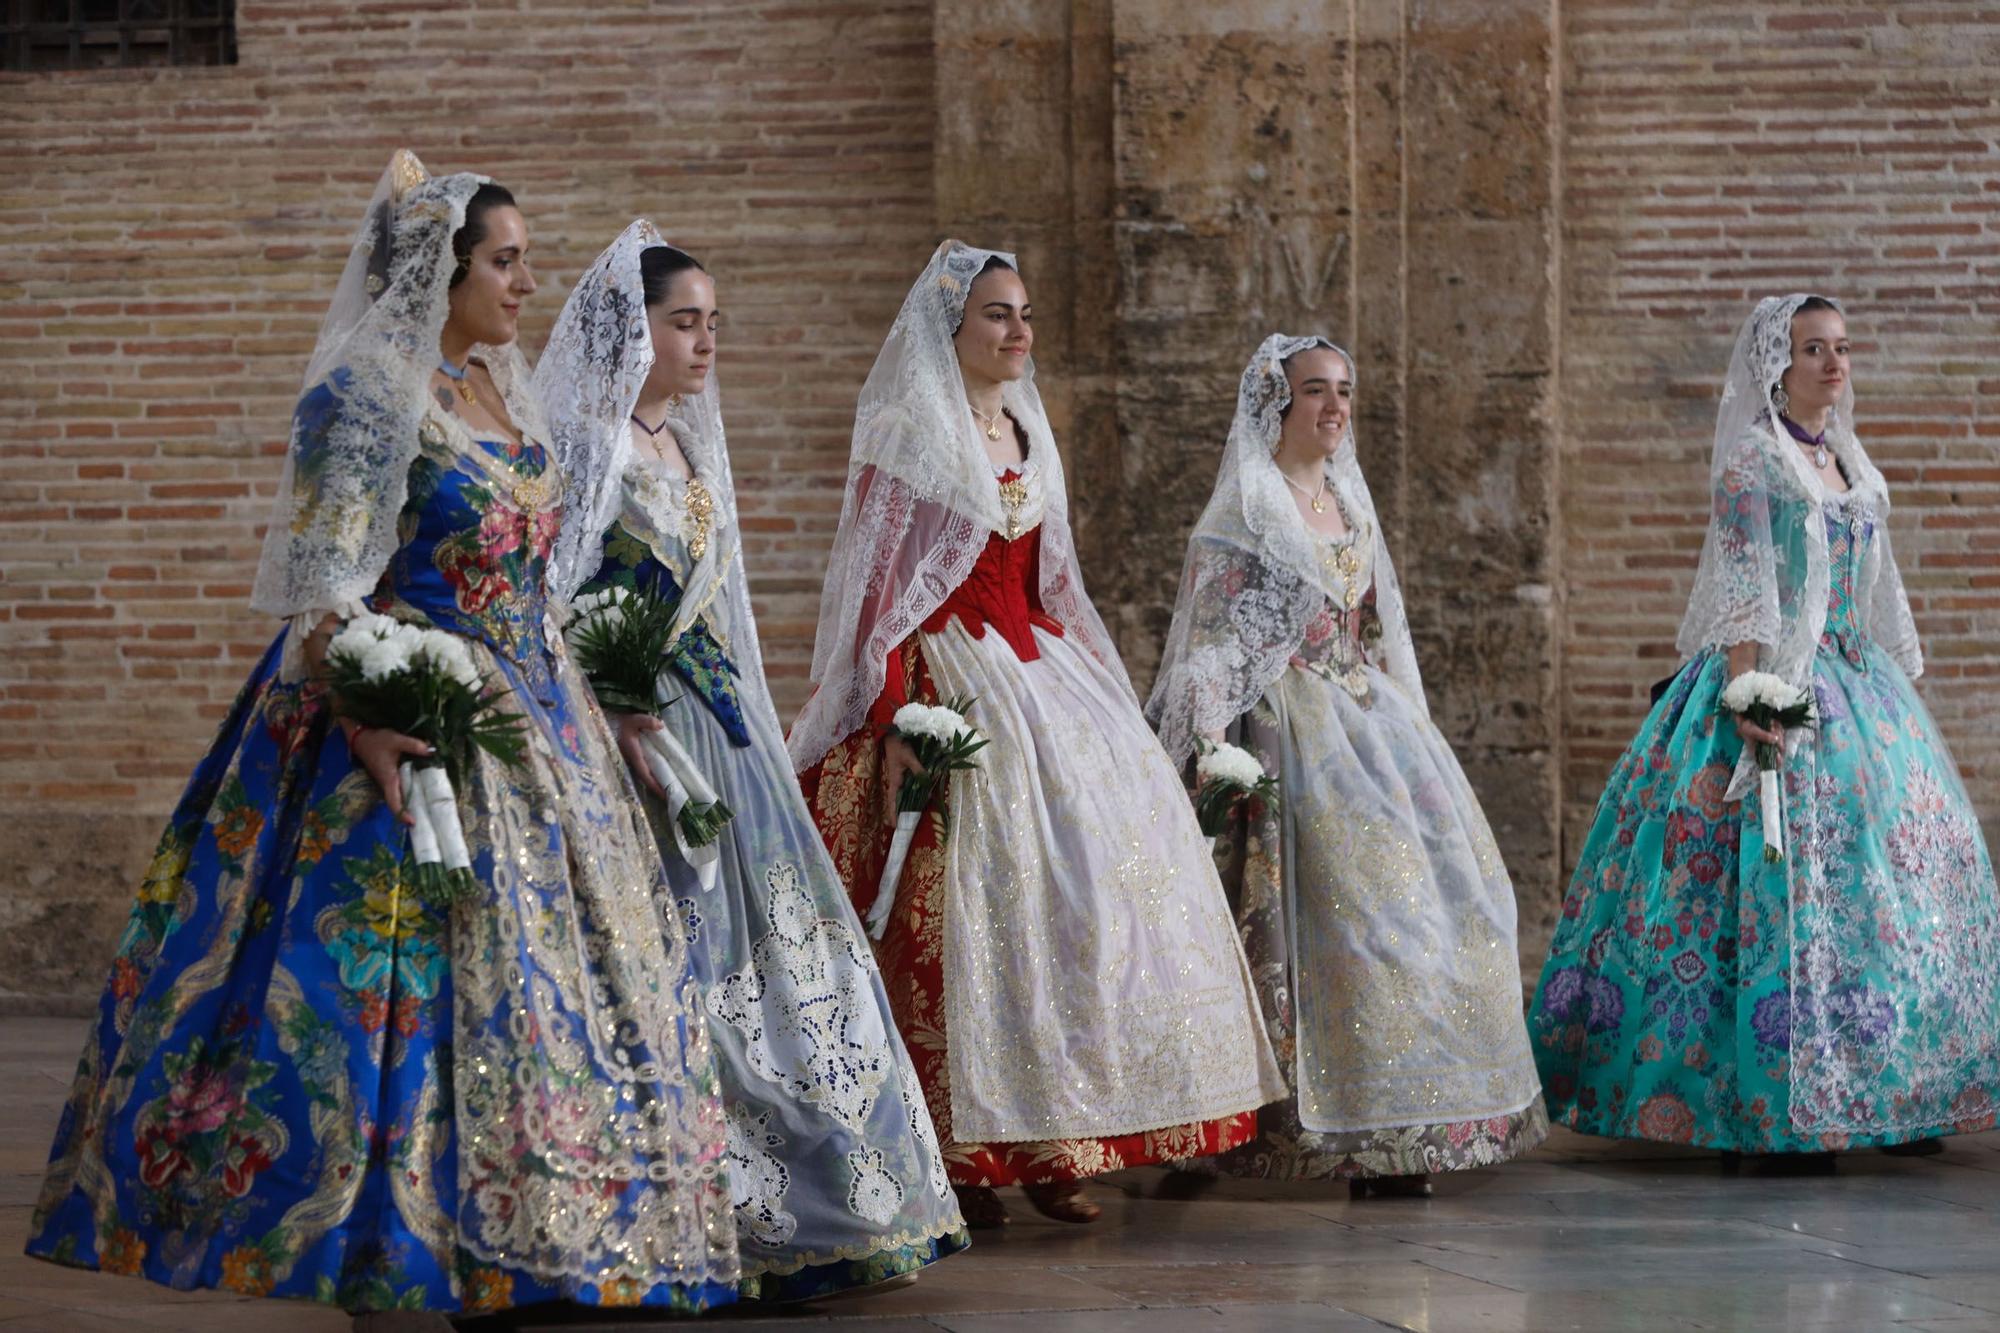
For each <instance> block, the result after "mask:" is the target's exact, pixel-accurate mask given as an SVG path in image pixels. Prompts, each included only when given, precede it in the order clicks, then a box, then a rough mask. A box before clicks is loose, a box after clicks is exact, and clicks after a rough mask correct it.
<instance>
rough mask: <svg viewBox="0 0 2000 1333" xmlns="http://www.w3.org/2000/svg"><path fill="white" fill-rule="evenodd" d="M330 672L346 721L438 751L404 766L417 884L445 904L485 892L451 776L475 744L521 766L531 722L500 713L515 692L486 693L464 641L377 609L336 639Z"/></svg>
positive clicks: (499, 689)
mask: <svg viewBox="0 0 2000 1333" xmlns="http://www.w3.org/2000/svg"><path fill="white" fill-rule="evenodd" d="M323 674H324V676H325V677H326V681H327V684H328V686H329V687H330V688H331V689H332V691H333V697H334V711H335V712H336V713H338V714H339V715H340V716H342V717H345V718H349V719H351V720H352V721H354V722H357V723H359V724H360V725H361V726H363V727H380V728H386V729H387V730H390V731H399V732H401V733H403V734H404V735H405V736H414V737H415V738H416V739H418V740H420V741H423V742H424V743H425V744H427V745H429V746H430V747H431V753H430V754H428V755H425V756H422V757H420V758H417V759H411V760H406V761H405V762H404V764H403V767H402V775H401V776H402V784H403V800H404V808H405V809H406V810H407V811H408V812H409V815H410V818H411V820H412V821H413V823H412V824H411V826H410V851H411V857H412V860H413V861H414V863H415V864H414V866H413V868H412V870H411V873H410V883H411V886H412V887H413V888H415V889H416V891H417V892H418V894H420V895H421V896H422V897H424V898H426V899H428V900H429V901H431V902H434V903H440V904H443V903H449V902H452V901H453V900H455V899H458V898H462V897H469V896H471V895H472V894H474V893H476V892H477V891H478V888H479V885H478V882H477V881H476V880H474V878H473V876H472V855H471V851H470V849H469V848H468V847H467V846H466V842H465V826H464V824H463V822H462V821H461V820H460V819H459V814H458V794H457V792H456V791H455V789H454V788H453V786H452V776H451V775H452V772H453V771H454V770H462V769H463V767H464V765H465V763H466V762H467V761H468V760H469V759H470V758H471V755H472V751H473V749H474V748H475V747H476V748H478V749H481V750H484V751H486V752H487V753H488V754H490V755H493V756H494V757H495V758H497V759H499V760H501V761H502V762H504V763H509V764H514V763H519V762H520V760H521V752H522V746H523V744H524V741H523V739H522V734H521V719H520V717H519V716H517V715H515V714H513V713H509V712H505V711H503V710H502V709H501V707H500V703H501V700H503V699H504V698H505V697H506V695H507V690H506V688H505V687H504V686H502V687H496V688H494V689H490V690H489V689H487V688H486V682H485V679H484V677H483V676H482V675H481V674H480V671H479V667H478V665H477V664H476V663H475V662H474V661H473V660H472V653H471V650H470V649H469V648H468V647H467V645H466V641H465V640H464V639H463V638H461V637H459V636H458V635H456V634H447V633H445V632H444V631H443V630H437V629H425V628H423V627H421V626H418V625H410V624H405V623H404V622H402V621H400V620H394V619H391V618H390V617H388V616H380V615H375V614H373V613H363V614H362V615H358V616H355V617H354V618H353V619H351V620H349V621H348V622H347V623H346V624H345V625H343V626H342V627H341V628H340V630H339V631H338V632H337V633H335V634H334V636H333V638H332V640H331V641H330V642H329V643H328V644H327V648H326V661H325V665H324V668H323Z"/></svg>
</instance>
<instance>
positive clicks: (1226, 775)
mask: <svg viewBox="0 0 2000 1333" xmlns="http://www.w3.org/2000/svg"><path fill="white" fill-rule="evenodd" d="M1194 771H1195V774H1196V776H1198V777H1201V778H1205V779H1212V780H1214V781H1217V782H1227V783H1229V784H1231V785H1232V786H1237V787H1254V786H1256V785H1257V784H1258V783H1259V782H1262V781H1263V780H1264V766H1263V765H1262V764H1260V763H1258V762H1257V756H1256V755H1254V754H1251V753H1250V752H1249V751H1248V750H1245V749H1243V748H1242V747H1241V746H1237V745H1230V744H1227V743H1226V742H1221V741H1218V742H1217V743H1216V744H1215V745H1214V746H1213V747H1212V748H1210V749H1209V750H1208V751H1206V752H1205V753H1204V754H1203V755H1202V756H1201V758H1200V760H1199V761H1197V762H1196V764H1195V766H1194Z"/></svg>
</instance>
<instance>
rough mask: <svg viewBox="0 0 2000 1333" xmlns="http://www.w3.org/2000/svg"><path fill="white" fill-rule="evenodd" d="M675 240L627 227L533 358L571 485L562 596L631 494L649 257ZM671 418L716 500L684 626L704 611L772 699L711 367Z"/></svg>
mask: <svg viewBox="0 0 2000 1333" xmlns="http://www.w3.org/2000/svg"><path fill="white" fill-rule="evenodd" d="M666 245H667V241H666V240H665V239H664V238H662V237H661V235H660V232H659V229H658V228H656V227H655V226H654V225H653V224H652V223H651V222H649V221H647V220H646V219H644V218H639V219H637V220H636V221H634V222H633V223H632V224H631V225H629V226H627V227H626V228H625V230H624V231H623V232H622V233H620V234H619V237H618V239H617V240H615V241H613V242H612V243H611V244H610V245H609V246H607V247H606V248H605V250H604V253H603V254H600V255H599V256H598V257H597V260H596V262H595V263H593V264H592V265H591V266H590V268H589V269H588V271H586V272H585V273H584V275H583V276H582V277H581V278H579V279H577V283H576V287H575V288H574V289H573V290H572V291H571V292H570V294H569V300H568V301H566V302H565V303H564V304H563V309H562V314H561V315H560V316H558V317H557V319H556V324H555V328H554V329H553V330H552V331H551V332H550V333H549V341H548V345H547V346H546V347H544V348H543V349H542V358H541V360H540V361H539V362H538V363H537V364H536V366H535V396H536V397H537V398H538V399H539V400H540V401H541V403H542V406H543V409H544V410H545V411H546V412H547V413H548V416H549V423H550V426H549V429H550V431H551V433H552V438H553V443H554V447H555V454H556V458H557V460H558V462H559V463H560V465H561V467H562V469H563V475H564V476H565V477H566V478H568V479H569V488H570V489H569V495H570V501H569V506H568V508H567V510H566V511H565V514H564V517H563V526H562V531H561V533H560V534H559V535H558V536H557V538H556V547H555V551H554V552H553V553H552V554H551V556H550V558H549V590H550V594H551V596H552V597H554V598H555V599H556V600H557V601H558V602H560V603H565V604H566V603H568V602H569V601H571V600H572V599H574V598H575V597H576V594H577V591H578V590H579V589H581V588H582V587H583V586H584V585H585V584H586V583H588V582H589V581H590V579H591V576H592V575H594V574H595V573H596V572H597V570H598V568H599V566H600V565H601V564H602V563H603V558H604V550H603V541H604V533H605V530H606V529H607V528H609V527H610V526H611V525H612V523H614V522H615V521H616V520H617V518H618V511H619V509H620V507H621V505H622V504H623V500H624V477H625V469H626V468H627V466H628V465H630V464H631V463H632V462H633V460H634V458H635V456H636V455H635V452H634V450H633V448H632V410H633V408H634V407H636V406H637V405H638V402H639V393H640V390H641V389H643V388H644V387H645V384H646V376H647V374H648V372H650V371H651V370H652V368H653V359H654V352H653V336H652V332H651V330H650V329H649V327H648V326H647V323H646V287H645V280H644V275H643V273H642V271H641V268H640V262H639V261H640V257H641V256H642V255H644V254H645V252H646V251H648V250H650V249H652V248H654V247H655V246H666ZM667 423H668V425H669V427H670V428H671V429H672V431H673V433H674V439H675V440H676V441H678V442H679V444H680V446H681V452H682V453H684V454H686V455H687V460H688V465H689V466H690V467H691V468H693V469H694V473H695V475H696V476H697V477H699V478H701V481H702V484H703V485H704V486H705V487H707V489H708V493H709V497H710V499H711V500H712V501H713V505H714V507H713V510H712V513H711V518H710V527H709V541H708V550H707V553H706V554H705V555H704V556H703V557H702V559H701V560H700V561H699V562H698V563H697V564H696V566H695V568H694V570H693V571H692V572H691V573H690V574H689V575H688V578H687V582H686V586H685V587H684V588H683V589H682V591H681V603H680V618H679V620H678V621H677V623H676V625H675V630H674V632H675V633H676V634H678V633H680V632H681V631H682V630H685V629H687V628H688V627H689V626H691V625H692V624H694V622H695V620H696V619H697V618H698V617H701V616H703V615H706V616H707V617H708V623H709V628H710V629H711V630H713V631H714V632H715V635H716V638H717V639H718V640H719V641H721V642H722V644H723V645H724V646H725V647H726V648H727V649H728V651H729V653H730V655H731V658H732V660H734V662H735V663H736V667H737V670H738V671H740V672H741V673H742V681H741V687H742V688H747V689H749V690H751V691H752V692H753V694H754V696H755V697H757V698H758V699H760V700H761V701H762V703H763V704H764V705H765V706H767V707H769V706H771V704H770V694H769V690H768V688H767V686H766V684H765V681H764V658H763V653H762V651H761V650H760V649H759V647H758V643H757V625H756V620H755V619H754V617H753V616H752V615H751V611H750V597H749V590H748V586H747V582H746V580H745V579H744V578H742V577H736V578H731V577H730V570H731V569H732V567H734V568H737V569H740V568H741V565H742V553H743V543H742V527H741V525H740V524H738V522H737V521H736V483H735V479H734V476H733V474H732V473H731V471H730V467H729V447H728V442H727V440H726V439H725V438H724V436H723V431H722V399H721V394H720V391H719V390H718V388H717V387H716V372H715V371H714V370H713V369H711V370H710V371H709V373H708V378H707V380H706V381H704V383H703V384H702V388H701V392H700V393H696V394H684V395H681V397H680V401H679V402H678V403H676V404H675V405H674V406H672V407H671V408H669V409H668V413H667Z"/></svg>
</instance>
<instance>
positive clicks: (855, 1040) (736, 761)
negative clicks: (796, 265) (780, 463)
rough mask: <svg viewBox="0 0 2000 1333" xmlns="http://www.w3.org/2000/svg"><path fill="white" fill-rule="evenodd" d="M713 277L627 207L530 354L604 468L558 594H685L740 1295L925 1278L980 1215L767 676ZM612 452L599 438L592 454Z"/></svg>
mask: <svg viewBox="0 0 2000 1333" xmlns="http://www.w3.org/2000/svg"><path fill="white" fill-rule="evenodd" d="M716 319H717V314H716V307H715V287H714V283H713V282H712V280H711V279H710V278H709V275H708V274H707V273H706V272H704V271H703V269H702V268H701V266H700V265H699V264H698V263H696V262H695V261H694V260H693V259H692V258H691V257H690V256H688V255H687V254H686V253H684V252H682V251H680V250H677V249H674V248H673V247H671V246H668V245H667V244H666V243H665V242H664V241H663V240H661V239H660V236H659V233H658V232H657V231H655V230H654V228H653V226H652V224H651V223H649V222H645V221H639V222H634V223H633V224H632V225H631V226H630V227H628V228H627V229H626V230H625V232H624V234H623V235H621V236H620V237H619V239H618V240H617V241H615V242H614V243H613V244H612V245H611V246H610V248H609V249H607V250H606V251H605V252H604V253H603V255H601V256H600V257H599V258H598V260H597V262H596V263H595V264H594V265H592V267H591V269H590V271H589V272H587V273H586V274H585V275H584V276H583V278H582V279H581V280H580V281H579V282H578V283H577V286H576V289H575V290H574V291H573V292H572V293H571V295H570V299H569V302H568V304H567V305H566V306H565V307H564V309H563V314H562V317H561V318H560V319H559V320H558V321H557V324H556V328H555V330H554V332H553V333H552V334H551V335H550V339H549V347H548V349H547V350H546V351H545V352H544V353H543V357H542V362H541V365H540V367H539V368H538V369H537V372H536V377H535V382H536V386H537V389H538V390H539V391H540V392H541V393H542V394H543V395H544V400H545V401H546V402H547V403H548V404H549V408H550V415H551V420H552V427H551V428H552V430H553V432H554V434H555V437H556V438H557V440H558V441H560V442H561V443H562V446H563V448H564V450H565V453H566V455H567V456H578V457H592V458H593V462H592V463H591V464H590V465H589V467H590V471H591V474H592V475H601V476H602V477H604V478H605V480H606V485H605V487H604V488H603V489H602V491H601V492H600V493H599V494H598V495H596V496H595V497H592V499H591V500H590V501H589V503H591V504H592V505H593V506H594V510H593V512H594V513H595V515H596V520H595V521H594V522H593V523H590V524H585V525H582V526H581V527H580V528H579V529H578V531H577V535H578V539H579V540H578V543H577V544H576V545H574V546H567V545H566V546H565V548H564V549H559V550H558V551H557V552H556V554H555V556H554V564H555V569H556V573H555V574H554V576H553V582H554V584H555V586H556V587H557V588H558V589H561V590H562V591H563V593H564V594H565V595H569V594H572V593H577V594H581V593H589V592H595V591H601V590H605V589H609V588H613V587H619V588H624V589H627V590H637V589H647V590H651V591H654V592H657V593H660V594H662V595H664V596H667V597H672V598H678V599H679V606H680V611H679V619H678V622H677V629H678V630H679V634H678V638H677V641H676V643H675V644H674V647H673V649H672V650H671V652H670V654H669V656H668V660H667V661H666V662H664V663H662V671H661V675H660V687H661V689H662V691H663V697H665V698H668V699H671V700H672V703H671V704H670V706H668V707H667V708H666V710H665V712H664V714H663V717H662V718H661V720H660V722H659V723H658V724H654V723H652V722H651V721H650V720H648V719H643V718H630V719H627V720H626V721H625V722H624V724H623V730H624V740H625V743H626V744H627V746H628V750H627V757H628V758H629V759H632V760H633V761H634V769H635V772H638V773H639V774H640V775H641V776H642V779H643V780H645V781H646V782H647V783H648V784H649V785H650V784H651V783H652V778H651V776H650V775H649V774H647V772H646V769H645V767H644V763H643V761H642V760H641V758H640V755H639V754H638V752H637V749H636V746H637V732H638V730H639V729H640V728H642V727H650V726H653V725H661V726H664V728H665V731H666V734H667V735H668V736H670V737H671V739H672V741H673V742H674V743H676V744H677V745H678V746H679V747H680V750H681V754H682V755H683V756H684V757H685V759H686V760H687V761H688V762H689V763H691V765H692V768H693V769H694V770H695V771H696V772H697V773H698V774H699V775H700V778H701V780H702V781H704V782H706V783H707V784H708V785H709V786H710V787H712V788H713V790H714V792H715V793H716V794H717V795H719V796H720V797H721V799H722V801H723V803H724V804H725V805H727V806H728V807H729V808H730V810H732V811H733V812H734V818H732V819H731V820H730V821H729V823H728V824H727V825H725V826H724V828H723V830H722V832H721V835H720V836H719V837H718V838H717V839H716V841H715V842H714V843H712V844H710V845H709V846H708V847H706V848H690V847H688V846H686V844H685V841H684V840H683V839H682V838H681V836H680V835H679V833H678V832H677V829H676V825H675V821H674V819H673V817H672V809H671V807H670V806H669V804H668V802H667V801H666V800H664V799H663V796H664V793H663V792H662V791H661V790H660V789H659V788H657V787H654V788H653V790H652V792H651V794H650V795H648V796H647V797H646V804H647V808H648V813H649V815H650V817H651V819H652V823H653V827H654V830H655V832H656V833H657V835H658V838H659V843H660V846H661V848H662V851H663V853H664V856H665V861H666V870H667V875H668V877H669V879H670V880H671V882H672V892H671V894H669V895H662V896H661V897H660V898H659V899H658V903H657V905H658V908H659V911H660V916H661V921H662V928H663V930H664V932H665V933H666V934H668V935H672V934H674V933H676V932H678V931H685V933H686V935H687V937H688V941H689V944H690V946H691V950H692V953H693V956H694V959H695V971H696V974H697V975H698V976H699V978H700V980H701V984H702V988H703V991H704V993H705V996H706V1007H707V1013H708V1019H709V1025H710V1028H711V1031H712V1032H713V1035H714V1041H715V1047H716V1053H717V1061H718V1067H719V1071H720V1076H721V1080H722V1087H723V1102H724V1105H725V1106H726V1108H727V1111H728V1132H729V1144H728V1163H729V1173H730V1185H731V1189H732V1191H733V1201H734V1204H735V1212H736V1223H737V1236H738V1241H739V1245H740V1248H741V1254H742V1262H743V1283H742V1287H741V1291H742V1294H743V1295H744V1296H745V1297H746V1298H751V1299H758V1300H804V1299H808V1298H811V1297H814V1296H821V1295H826V1294H829V1293H832V1292H835V1291H840V1290H843V1289H848V1288H854V1287H860V1286H866V1285H869V1284H873V1283H878V1282H882V1281H885V1280H888V1279H893V1278H898V1277H901V1276H903V1275H905V1274H913V1273H915V1272H916V1271H917V1270H918V1269H921V1268H923V1267H924V1266H925V1265H927V1264H930V1263H933V1262H935V1261H936V1260H938V1259H941V1258H944V1257H945V1256H947V1255H950V1254H953V1253H955V1252H957V1251H958V1250H960V1249H962V1248H964V1247H965V1244H966V1234H965V1229H964V1222H963V1220H962V1219H961V1217H960V1216H959V1209H958V1204H957V1200H956V1199H955V1197H954V1196H953V1194H952V1191H951V1184H950V1181H949V1180H948V1179H947V1178H946V1174H945V1164H944V1160H943V1157H942V1156H941V1154H940V1151H939V1145H938V1141H937V1137H936V1135H935V1133H934V1132H933V1129H932V1125H931V1119H930V1115H929V1113H928V1112H927V1111H926V1110H925V1106H924V1098H923V1092H922V1089H921V1087H920V1086H919V1084H918V1082H917V1077H916V1074H915V1071H914V1070H913V1069H912V1068H911V1065H910V1059H909V1056H908V1054H907V1053H906V1051H905V1050H904V1047H903V1042H902V1039H901V1038H900V1037H899V1036H898V1035H897V1032H896V1029H895V1025H894V1023H893V1022H892V1021H891V1019H890V1016H889V1004H888V999H887V997H886V995H885V994H884V992H883V989H882V982H881V978H880V976H879V975H878V974H877V972H876V968H875V961H874V958H873V956H872V955H871V953H870V951H869V948H868V941H867V939H866V937H865V936H864V935H863V933H862V930H861V925H860V922H859V921H858V919H857V918H856V917H855V915H854V909H853V908H852V907H851V906H850V905H849V903H848V900H847V894H846V891H845V890H844V889H843V888H842V887H841V882H840V879H839V877H838V875H837V874H836V873H835V871H834V868H833V863H832V860H831V859H830V857H829V856H828V854H827V851H826V847H825V844H824V843H822V842H821V841H820V837H819V833H818V831H817V830H816V829H815V828H814V826H813V823H812V820H811V818H810V816H809V815H808V814H807V812H806V806H805V800H804V798H803V797H802V796H801V795H800V792H799V785H798V780H797V779H796V778H795V777H794V776H793V773H792V767H791V760H790V758H789V756H788V755H787V754H786V751H785V738H784V733H783V731H782V730H781V729H780V727H779V724H778V717H777V713H776V711H775V709H774V708H773V706H772V703H771V696H770V693H769V691H768V690H767V689H766V687H765V683H764V670H763V660H762V657H761V655H760V653H759V651H758V646H757V626H756V623H755V621H754V620H753V619H752V617H751V613H750V597H749V588H748V583H747V581H746V579H745V577H744V570H743V545H742V540H741V527H740V525H739V524H738V522H737V518H736V501H735V489H734V486H733V484H732V482H731V478H730V467H729V454H728V450H727V447H726V445H725V442H724V438H723V431H722V414H721V409H720V407H719V405H718V400H717V395H716V388H715V380H714V375H713V366H714V357H715V324H716ZM598 455H601V457H600V456H598Z"/></svg>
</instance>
